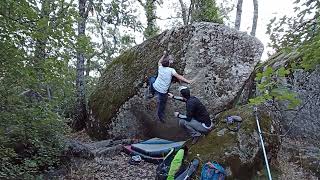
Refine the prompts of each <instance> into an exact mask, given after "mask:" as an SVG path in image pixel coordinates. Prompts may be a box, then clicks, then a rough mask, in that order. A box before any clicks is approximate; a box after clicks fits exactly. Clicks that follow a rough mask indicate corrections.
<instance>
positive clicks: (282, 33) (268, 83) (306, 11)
mask: <svg viewBox="0 0 320 180" xmlns="http://www.w3.org/2000/svg"><path fill="white" fill-rule="evenodd" d="M294 3H295V4H296V7H295V8H294V9H295V13H296V14H297V15H296V16H294V17H287V16H283V17H280V18H278V17H275V18H273V19H271V20H270V23H269V24H268V27H267V34H269V35H270V39H271V43H270V44H269V46H271V47H272V48H274V49H275V50H276V51H278V52H285V53H289V52H292V51H297V52H298V54H299V56H300V57H301V58H296V60H294V61H290V62H288V63H289V64H290V68H291V70H292V71H294V69H295V68H303V69H305V70H313V69H314V68H315V67H316V66H318V65H319V64H320V56H319V55H320V21H319V20H320V16H319V15H320V14H319V12H320V2H319V1H313V0H303V1H300V0H296V1H295V2H294ZM288 74H289V70H288V69H285V68H284V67H281V68H280V69H272V68H270V67H267V69H266V70H265V71H263V72H262V73H258V74H257V78H256V81H259V83H258V85H257V87H258V90H259V92H260V93H261V95H260V96H258V97H256V98H254V99H251V100H250V102H251V103H252V104H260V103H263V102H266V101H271V100H272V101H275V100H278V101H287V102H288V108H294V107H295V106H297V105H298V104H299V99H298V97H297V95H296V94H295V93H293V92H292V91H290V90H289V89H288V88H287V87H283V86H281V83H280V81H281V78H284V77H285V76H286V75H288Z"/></svg>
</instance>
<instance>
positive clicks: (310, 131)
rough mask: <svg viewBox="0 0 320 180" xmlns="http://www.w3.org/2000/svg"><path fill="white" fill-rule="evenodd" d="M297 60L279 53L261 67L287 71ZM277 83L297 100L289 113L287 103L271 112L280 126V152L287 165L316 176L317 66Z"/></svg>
mask: <svg viewBox="0 0 320 180" xmlns="http://www.w3.org/2000/svg"><path fill="white" fill-rule="evenodd" d="M299 58H300V57H299V54H298V53H297V52H291V53H278V54H275V55H273V57H271V58H270V59H269V60H268V61H266V62H265V63H264V64H263V65H262V66H261V67H262V68H265V67H267V66H270V67H272V68H273V69H279V68H280V67H290V66H291V65H292V64H293V63H295V62H299ZM278 82H280V85H281V86H284V87H287V88H288V89H289V90H291V91H293V92H295V93H296V94H297V97H298V98H299V100H300V105H298V106H297V107H295V108H294V109H288V107H287V103H286V102H283V101H282V102H276V105H277V110H275V111H274V112H277V114H278V115H277V116H278V118H275V120H277V121H278V122H279V124H280V126H281V134H282V135H283V138H282V141H283V142H282V143H283V145H282V149H283V151H285V152H286V154H287V156H289V158H288V160H289V161H291V162H294V163H296V164H298V165H299V166H301V167H303V168H304V169H306V170H307V171H309V170H310V171H311V172H312V173H314V174H315V175H316V176H319V174H320V173H319V172H320V168H319V167H320V166H319V164H320V157H319V149H320V148H319V147H320V141H319V138H320V134H319V129H320V66H319V65H318V66H317V67H315V68H314V69H313V70H310V71H305V70H302V69H297V68H295V69H292V70H291V73H290V75H288V76H287V77H285V78H282V79H278ZM285 141H288V142H290V143H286V142H285ZM316 154H317V155H316Z"/></svg>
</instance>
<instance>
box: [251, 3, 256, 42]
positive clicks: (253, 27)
mask: <svg viewBox="0 0 320 180" xmlns="http://www.w3.org/2000/svg"><path fill="white" fill-rule="evenodd" d="M257 22H258V0H253V20H252V29H251V33H250V35H251V36H256V30H257Z"/></svg>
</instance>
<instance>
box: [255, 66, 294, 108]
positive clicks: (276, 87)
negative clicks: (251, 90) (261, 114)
mask: <svg viewBox="0 0 320 180" xmlns="http://www.w3.org/2000/svg"><path fill="white" fill-rule="evenodd" d="M289 74H290V71H289V70H287V69H285V68H284V67H281V68H279V69H277V70H274V69H273V68H272V67H269V66H268V67H266V68H265V70H264V71H263V72H259V73H257V75H256V78H255V81H256V82H259V83H258V84H257V90H258V91H259V93H260V94H259V96H257V97H255V98H253V99H250V104H252V105H258V104H262V103H264V102H274V101H286V102H287V103H288V108H294V107H296V106H297V105H299V104H300V101H299V99H298V98H297V95H296V93H294V92H292V91H290V90H289V89H288V88H286V87H284V86H283V85H282V83H281V80H282V79H284V78H285V77H286V76H287V75H289Z"/></svg>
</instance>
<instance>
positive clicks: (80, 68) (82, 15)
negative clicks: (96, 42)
mask: <svg viewBox="0 0 320 180" xmlns="http://www.w3.org/2000/svg"><path fill="white" fill-rule="evenodd" d="M86 1H87V0H79V4H78V8H79V20H78V38H82V37H84V36H85V30H86V18H87V16H86V8H85V6H86ZM84 71H85V66H84V53H83V50H82V49H78V52H77V77H76V106H75V115H74V119H73V122H72V125H71V126H72V128H73V129H74V130H76V131H80V130H82V129H83V128H85V123H86V120H87V103H86V98H85V79H84Z"/></svg>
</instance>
